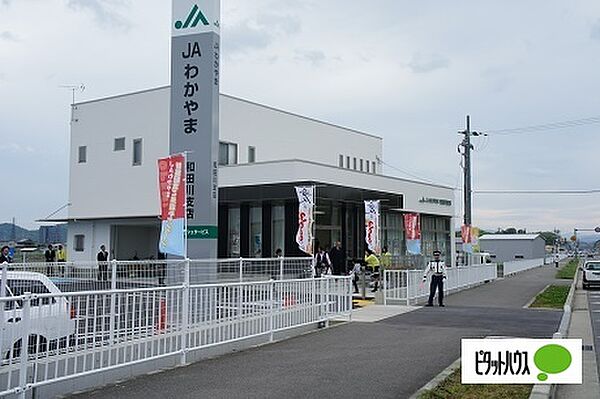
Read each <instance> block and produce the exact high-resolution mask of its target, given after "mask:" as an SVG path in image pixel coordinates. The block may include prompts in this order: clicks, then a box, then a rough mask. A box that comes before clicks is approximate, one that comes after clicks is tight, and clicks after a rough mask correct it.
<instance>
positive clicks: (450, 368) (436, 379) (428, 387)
mask: <svg viewBox="0 0 600 399" xmlns="http://www.w3.org/2000/svg"><path fill="white" fill-rule="evenodd" d="M459 367H460V357H459V358H458V359H456V360H455V361H454V363H452V364H451V365H450V366H448V367H446V368H445V369H444V370H442V372H441V373H439V374H438V375H436V376H435V377H433V379H432V380H431V381H429V382H428V383H427V384H425V385H423V386H422V387H421V388H419V390H418V391H417V392H415V393H413V394H412V395H411V396H410V397H409V398H408V399H418V398H419V396H421V395H422V394H423V393H424V392H425V391H429V390H431V389H434V388H435V387H437V386H438V385H439V384H440V383H441V382H442V381H444V380H445V379H446V378H448V376H449V375H450V374H452V373H454V371H456V369H458V368H459Z"/></svg>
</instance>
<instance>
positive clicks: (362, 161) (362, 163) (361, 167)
mask: <svg viewBox="0 0 600 399" xmlns="http://www.w3.org/2000/svg"><path fill="white" fill-rule="evenodd" d="M364 163H365V161H364V160H363V159H361V160H360V171H361V172H362V171H363V170H364V167H365V166H364Z"/></svg>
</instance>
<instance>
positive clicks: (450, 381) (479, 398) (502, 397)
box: [419, 369, 532, 399]
mask: <svg viewBox="0 0 600 399" xmlns="http://www.w3.org/2000/svg"><path fill="white" fill-rule="evenodd" d="M531 388H532V385H504V384H503V385H500V384H498V385H463V384H461V383H460V369H458V370H456V371H455V372H454V373H452V374H451V375H450V376H448V378H446V379H445V380H444V381H442V382H441V383H440V385H438V386H437V387H435V388H434V389H432V390H429V391H425V392H423V393H422V394H421V395H419V399H528V398H529V395H530V394H531Z"/></svg>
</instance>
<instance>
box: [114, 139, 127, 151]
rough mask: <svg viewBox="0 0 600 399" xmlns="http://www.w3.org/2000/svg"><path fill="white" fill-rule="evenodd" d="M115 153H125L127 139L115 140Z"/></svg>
mask: <svg viewBox="0 0 600 399" xmlns="http://www.w3.org/2000/svg"><path fill="white" fill-rule="evenodd" d="M113 151H125V137H119V138H116V139H115V144H114V147H113Z"/></svg>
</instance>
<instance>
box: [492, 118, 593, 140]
mask: <svg viewBox="0 0 600 399" xmlns="http://www.w3.org/2000/svg"><path fill="white" fill-rule="evenodd" d="M599 123H600V116H592V117H589V118H583V119H572V120H568V121H562V122H553V123H545V124H541V125H531V126H523V127H516V128H510V129H493V130H486V133H488V134H491V135H495V136H506V135H511V134H526V133H538V132H544V131H548V130H557V129H567V128H570V127H578V126H587V125H594V124H599Z"/></svg>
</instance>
